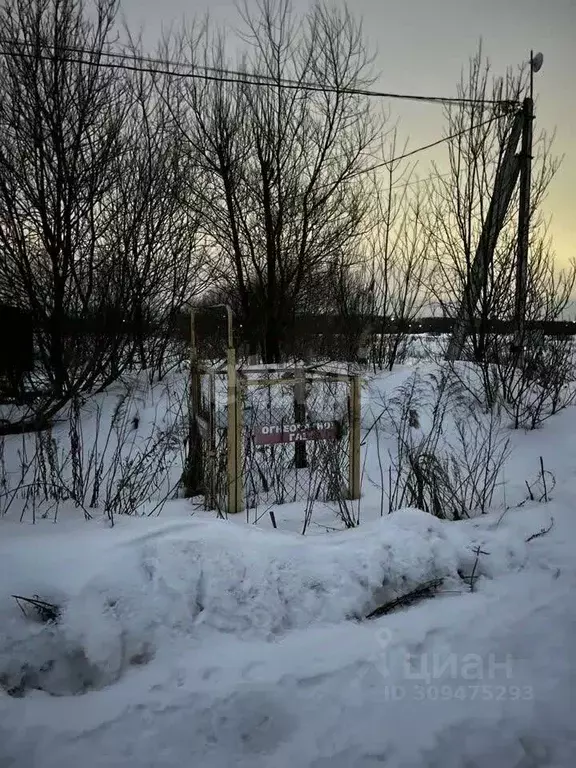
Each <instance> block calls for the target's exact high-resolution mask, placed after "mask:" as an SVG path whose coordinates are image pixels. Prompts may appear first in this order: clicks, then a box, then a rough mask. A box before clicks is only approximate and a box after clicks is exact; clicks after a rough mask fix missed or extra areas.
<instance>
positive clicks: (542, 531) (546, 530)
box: [526, 517, 554, 544]
mask: <svg viewBox="0 0 576 768" xmlns="http://www.w3.org/2000/svg"><path fill="white" fill-rule="evenodd" d="M553 526H554V518H553V517H551V518H550V525H549V526H548V528H540V530H539V531H538V533H533V534H532V535H531V536H528V538H527V539H526V544H528V542H529V541H534V539H537V538H539V537H540V536H545V535H546V534H547V533H550V531H551V530H552V527H553Z"/></svg>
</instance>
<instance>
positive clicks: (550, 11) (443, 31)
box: [122, 0, 576, 265]
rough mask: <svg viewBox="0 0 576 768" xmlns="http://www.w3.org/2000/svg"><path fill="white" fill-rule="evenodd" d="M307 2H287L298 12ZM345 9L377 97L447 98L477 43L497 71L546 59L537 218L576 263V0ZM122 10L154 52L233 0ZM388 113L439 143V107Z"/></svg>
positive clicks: (398, 1)
mask: <svg viewBox="0 0 576 768" xmlns="http://www.w3.org/2000/svg"><path fill="white" fill-rule="evenodd" d="M251 1H252V0H248V2H249V3H250V2H251ZM253 1H254V2H256V0H253ZM327 1H328V3H329V2H330V0H327ZM335 1H336V0H335ZM309 4H310V3H309V2H308V0H294V6H295V8H296V9H297V10H302V11H305V10H306V9H307V8H308V6H309ZM348 7H349V8H350V10H351V11H352V12H353V13H354V15H356V16H357V17H359V18H362V20H363V23H364V29H365V32H366V37H367V40H368V43H369V45H370V46H371V47H372V49H373V50H375V51H376V58H375V71H376V72H377V73H380V74H379V77H378V79H377V81H376V82H375V83H374V86H373V87H374V88H375V89H378V90H384V91H393V92H405V93H414V94H425V95H442V96H449V95H453V94H455V91H456V83H457V82H458V80H459V78H460V74H461V71H462V68H467V63H468V60H469V58H470V57H471V56H472V55H474V53H475V52H476V51H477V48H478V43H479V41H480V39H482V46H483V50H484V52H485V54H486V55H487V56H488V57H489V58H490V60H491V62H492V65H493V69H494V72H495V73H496V74H504V72H505V70H506V68H507V67H508V66H513V67H514V66H516V65H517V64H520V63H521V62H522V61H525V60H527V59H528V58H529V56H530V50H531V49H533V50H534V51H535V52H536V51H542V52H543V54H544V66H543V67H542V70H541V71H540V72H539V73H538V74H537V75H536V77H535V83H534V85H535V98H536V100H537V103H536V124H535V130H536V131H537V130H539V129H544V130H546V131H547V132H549V133H552V132H555V134H556V138H555V143H554V152H555V153H556V154H557V155H561V156H563V158H564V159H563V163H562V165H561V167H560V170H559V172H558V174H557V176H556V178H555V179H554V181H553V182H552V185H551V187H550V190H549V195H548V198H547V200H546V202H545V208H544V211H545V213H546V214H547V215H548V216H550V217H551V229H550V231H551V235H552V237H553V242H554V247H555V250H556V253H557V259H558V263H559V264H560V265H562V264H565V263H567V262H568V261H569V260H570V259H572V258H575V257H576V0H394V1H392V0H350V1H349V3H348ZM122 11H123V13H124V15H125V17H126V21H127V22H128V24H129V26H130V27H131V28H139V27H143V32H144V35H143V38H144V42H145V45H146V46H147V47H148V48H149V49H150V50H151V51H152V50H153V48H154V46H155V42H156V40H157V38H158V36H159V34H160V30H161V28H162V26H163V25H165V26H169V25H171V24H175V25H176V26H178V24H179V23H180V21H181V20H182V18H183V17H187V18H189V19H193V18H194V17H195V16H197V15H204V14H206V12H207V11H209V12H210V14H211V15H212V17H213V18H214V20H215V21H218V22H224V23H229V24H231V25H234V24H235V23H236V20H237V15H236V9H235V5H234V0H122ZM391 106H392V110H393V111H392V114H393V116H394V118H395V119H397V120H398V121H399V136H400V137H401V138H402V139H406V140H409V148H413V147H416V146H418V145H421V144H426V143H429V142H432V141H434V140H435V139H437V138H439V137H440V136H441V132H442V127H443V120H442V115H441V107H439V106H432V105H425V106H424V105H413V104H411V103H407V102H394V104H393V105H391ZM402 143H403V142H402ZM420 157H421V160H422V162H424V163H426V161H427V159H426V158H425V157H423V156H422V155H420ZM434 159H437V157H436V158H434Z"/></svg>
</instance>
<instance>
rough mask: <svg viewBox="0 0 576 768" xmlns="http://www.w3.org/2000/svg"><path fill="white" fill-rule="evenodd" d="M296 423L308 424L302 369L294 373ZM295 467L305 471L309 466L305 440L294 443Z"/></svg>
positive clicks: (297, 369) (304, 381)
mask: <svg viewBox="0 0 576 768" xmlns="http://www.w3.org/2000/svg"><path fill="white" fill-rule="evenodd" d="M294 421H295V423H296V424H305V423H306V380H305V378H304V371H303V370H302V369H300V368H296V370H295V371H294ZM294 465H295V467H296V469H305V468H306V467H307V466H308V459H307V457H306V443H305V442H304V440H298V441H296V443H294Z"/></svg>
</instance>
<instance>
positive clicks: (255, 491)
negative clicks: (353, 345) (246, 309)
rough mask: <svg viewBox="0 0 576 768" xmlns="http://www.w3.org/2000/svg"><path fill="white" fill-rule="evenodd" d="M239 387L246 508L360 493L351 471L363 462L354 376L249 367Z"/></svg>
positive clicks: (356, 387)
mask: <svg viewBox="0 0 576 768" xmlns="http://www.w3.org/2000/svg"><path fill="white" fill-rule="evenodd" d="M242 390H243V425H242V457H241V459H242V490H243V494H244V504H245V507H246V508H247V509H252V508H258V507H264V508H269V507H270V506H272V505H275V504H286V503H291V502H296V501H305V500H309V499H313V500H315V501H333V500H336V499H338V498H343V497H344V498H357V497H358V496H359V477H357V473H356V472H354V471H353V469H354V467H356V464H357V463H359V413H358V418H357V419H355V415H356V411H358V410H359V403H358V402H357V401H358V400H359V383H358V382H357V380H356V379H354V378H353V377H350V376H348V375H346V374H327V373H316V372H311V371H304V370H298V369H292V370H287V369H278V370H276V371H273V370H270V369H264V370H262V371H254V370H252V371H249V372H247V373H246V374H244V375H243V377H242ZM356 422H357V423H356ZM356 454H357V455H356ZM356 459H358V462H357V461H356Z"/></svg>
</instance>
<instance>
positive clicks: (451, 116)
mask: <svg viewBox="0 0 576 768" xmlns="http://www.w3.org/2000/svg"><path fill="white" fill-rule="evenodd" d="M527 76H528V72H527V68H526V67H523V68H521V69H520V71H519V72H517V73H515V72H512V71H509V72H508V73H507V75H506V77H505V78H496V77H493V75H492V71H491V68H490V64H489V62H487V61H486V60H485V59H484V58H483V55H482V51H481V49H480V50H479V52H478V54H477V55H476V56H475V57H474V58H473V59H472V60H471V62H470V68H469V72H468V74H467V75H466V76H463V77H462V80H461V82H460V85H459V88H458V95H459V96H461V97H463V98H466V99H469V100H470V101H469V102H468V103H465V104H461V105H457V106H455V107H454V106H451V107H449V108H448V109H447V112H446V118H447V134H448V135H449V136H452V137H453V138H451V139H450V141H449V142H448V152H449V163H450V172H449V173H448V174H443V175H441V174H438V175H437V176H436V177H435V178H434V179H433V180H432V182H431V183H430V186H429V190H428V193H429V198H430V200H431V205H430V208H429V213H430V214H431V216H430V221H429V231H430V249H431V250H430V252H431V256H432V258H433V259H434V260H435V262H436V264H437V268H436V270H435V281H434V291H435V298H436V300H437V301H438V302H439V303H440V304H441V306H442V308H443V309H444V312H445V313H446V314H447V315H448V316H450V317H454V316H455V315H456V313H457V310H458V306H459V304H460V301H461V300H462V299H463V300H464V302H465V308H466V313H467V324H468V329H467V330H468V333H469V339H470V343H471V347H472V356H473V359H475V360H476V361H478V362H482V361H485V360H487V359H489V358H490V356H491V355H493V351H494V345H495V344H496V335H495V323H498V322H501V321H508V322H509V323H510V322H511V321H512V320H513V318H514V294H515V290H514V288H515V283H514V281H515V262H516V253H517V244H518V238H517V221H518V194H517V191H516V193H515V195H514V196H513V198H512V202H511V204H510V206H509V209H508V212H507V215H506V218H505V221H504V226H503V228H502V230H501V231H500V233H499V236H498V240H497V242H496V247H495V249H494V256H493V258H492V259H491V261H490V263H489V264H487V265H486V270H485V272H486V279H485V280H484V281H483V282H482V285H481V290H480V298H479V302H478V306H474V299H473V296H474V290H473V289H472V286H473V283H474V277H473V264H474V259H475V255H476V249H477V246H478V243H479V240H480V235H481V231H482V227H483V226H484V224H485V222H486V219H487V215H488V210H489V206H490V200H491V198H492V193H493V191H494V184H495V180H496V177H497V176H498V174H499V172H500V170H501V168H502V164H503V160H504V155H505V152H506V148H507V145H508V142H509V140H510V136H511V131H512V126H513V124H514V119H515V113H516V112H517V110H518V107H517V106H514V103H515V104H518V102H519V101H520V100H521V98H522V95H523V93H524V92H525V88H526V84H527ZM490 102H500V104H498V105H496V106H494V104H493V103H490ZM507 102H508V104H510V105H511V106H507V105H506V103H507ZM534 155H535V158H534V168H533V173H532V189H531V220H530V248H531V258H530V265H531V266H530V274H529V280H528V292H529V300H528V313H529V317H528V318H527V319H528V320H531V319H535V317H530V315H531V314H532V313H533V312H534V311H535V310H536V308H537V307H539V308H540V309H541V308H542V306H543V305H542V298H537V297H538V296H540V297H542V291H543V283H542V279H541V278H542V277H543V276H544V275H549V274H550V270H551V269H552V270H553V266H552V264H553V256H552V253H551V252H550V250H549V248H547V247H546V246H545V232H544V230H545V227H544V221H543V218H542V215H541V213H540V204H541V202H542V200H543V198H544V195H545V194H546V190H547V188H548V185H549V183H550V181H551V180H552V178H553V176H554V174H555V172H556V170H557V168H558V160H557V159H556V158H554V157H553V155H552V154H551V139H550V137H548V136H547V135H546V134H544V133H542V134H540V135H539V136H538V137H537V139H536V141H535V146H534ZM562 279H564V278H562ZM552 303H553V304H556V308H555V309H554V310H553V311H552V314H556V315H558V314H559V313H560V312H561V311H562V308H561V307H560V306H559V305H558V304H559V303H561V302H559V303H558V302H555V301H554V300H552ZM549 309H552V308H551V307H550V306H549ZM538 311H539V310H538ZM550 319H552V318H551V317H550Z"/></svg>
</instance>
